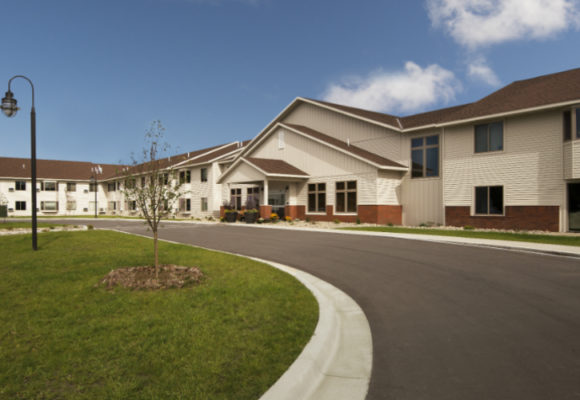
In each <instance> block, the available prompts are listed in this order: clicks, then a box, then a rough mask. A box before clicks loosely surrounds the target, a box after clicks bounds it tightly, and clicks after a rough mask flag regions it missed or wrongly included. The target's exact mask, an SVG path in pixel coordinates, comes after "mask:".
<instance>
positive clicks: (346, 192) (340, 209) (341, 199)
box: [334, 181, 357, 213]
mask: <svg viewBox="0 0 580 400" xmlns="http://www.w3.org/2000/svg"><path fill="white" fill-rule="evenodd" d="M334 207H335V210H336V212H337V213H355V212H356V211H357V201H356V181H346V182H336V203H335V205H334Z"/></svg>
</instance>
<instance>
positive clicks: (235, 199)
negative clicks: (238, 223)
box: [230, 189, 242, 210]
mask: <svg viewBox="0 0 580 400" xmlns="http://www.w3.org/2000/svg"><path fill="white" fill-rule="evenodd" d="M230 194H231V197H230V200H231V203H232V206H233V207H234V209H236V210H241V209H242V189H231V190H230Z"/></svg>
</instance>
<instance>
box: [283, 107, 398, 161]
mask: <svg viewBox="0 0 580 400" xmlns="http://www.w3.org/2000/svg"><path fill="white" fill-rule="evenodd" d="M283 122H286V123H290V124H296V125H304V126H307V127H309V128H312V129H314V130H317V131H319V132H321V133H324V134H326V135H329V136H332V137H334V138H336V139H339V140H342V141H343V142H347V141H348V142H350V144H352V145H354V146H357V147H360V148H362V149H365V150H368V151H370V152H373V153H375V154H378V155H380V156H382V157H385V158H388V159H389V160H392V161H395V162H398V163H400V164H403V165H407V164H408V156H407V155H404V156H403V155H402V154H401V144H402V141H403V139H402V138H401V134H400V133H399V132H397V131H394V130H391V129H388V128H383V127H381V126H378V125H375V124H373V123H369V122H365V121H361V120H360V119H356V118H352V117H349V116H346V115H342V114H340V113H337V112H335V111H329V110H326V109H324V108H321V107H319V106H314V105H311V104H300V105H298V106H297V107H296V108H295V109H294V110H293V111H292V112H291V113H290V114H289V115H288V116H286V117H285V118H284V121H283Z"/></svg>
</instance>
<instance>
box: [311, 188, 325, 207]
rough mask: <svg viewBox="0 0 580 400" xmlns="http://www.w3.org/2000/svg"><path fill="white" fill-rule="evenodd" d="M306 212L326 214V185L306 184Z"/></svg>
mask: <svg viewBox="0 0 580 400" xmlns="http://www.w3.org/2000/svg"><path fill="white" fill-rule="evenodd" d="M308 212H326V183H309V184H308Z"/></svg>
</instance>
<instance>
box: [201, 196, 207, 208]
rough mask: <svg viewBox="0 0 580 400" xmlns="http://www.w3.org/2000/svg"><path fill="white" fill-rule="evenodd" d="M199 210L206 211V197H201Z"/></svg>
mask: <svg viewBox="0 0 580 400" xmlns="http://www.w3.org/2000/svg"><path fill="white" fill-rule="evenodd" d="M201 211H207V197H202V198H201Z"/></svg>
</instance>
